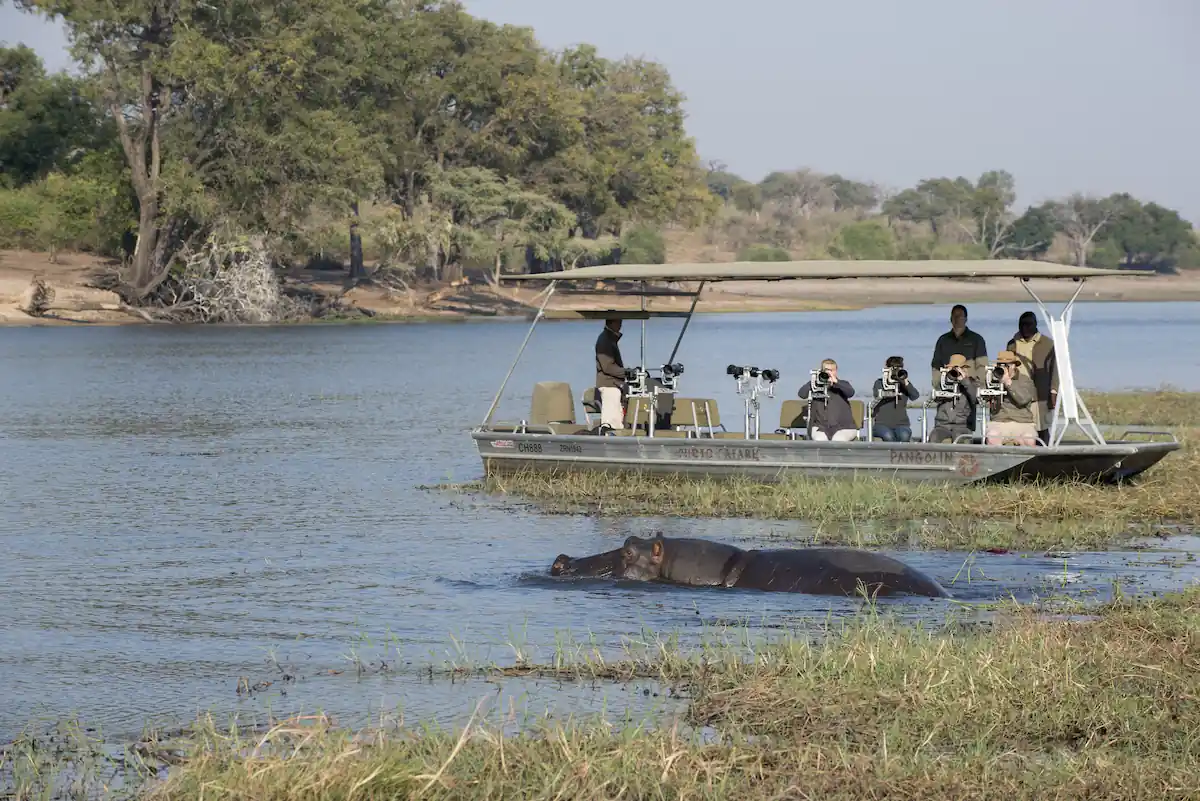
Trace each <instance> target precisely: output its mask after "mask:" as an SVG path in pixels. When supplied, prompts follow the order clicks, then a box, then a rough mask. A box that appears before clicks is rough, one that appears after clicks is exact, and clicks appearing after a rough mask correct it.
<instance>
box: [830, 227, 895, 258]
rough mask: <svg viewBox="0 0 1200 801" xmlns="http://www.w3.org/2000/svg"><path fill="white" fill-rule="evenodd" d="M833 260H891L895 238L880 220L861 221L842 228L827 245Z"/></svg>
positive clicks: (893, 256)
mask: <svg viewBox="0 0 1200 801" xmlns="http://www.w3.org/2000/svg"><path fill="white" fill-rule="evenodd" d="M829 254H830V255H831V256H833V257H834V258H835V259H892V258H895V256H896V238H895V236H894V235H893V234H892V229H891V228H888V227H887V226H886V225H885V224H884V223H883V222H881V221H880V220H863V221H861V222H853V223H850V224H849V225H845V226H842V228H840V229H839V230H838V232H837V234H836V235H835V236H834V238H833V242H831V243H830V245H829Z"/></svg>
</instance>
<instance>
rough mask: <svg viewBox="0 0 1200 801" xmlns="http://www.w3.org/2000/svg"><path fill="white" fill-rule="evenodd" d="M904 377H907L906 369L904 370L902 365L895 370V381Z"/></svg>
mask: <svg viewBox="0 0 1200 801" xmlns="http://www.w3.org/2000/svg"><path fill="white" fill-rule="evenodd" d="M906 378H908V371H907V370H905V369H904V368H903V367H901V368H900V369H899V370H897V371H896V380H897V381H903V380H904V379H906Z"/></svg>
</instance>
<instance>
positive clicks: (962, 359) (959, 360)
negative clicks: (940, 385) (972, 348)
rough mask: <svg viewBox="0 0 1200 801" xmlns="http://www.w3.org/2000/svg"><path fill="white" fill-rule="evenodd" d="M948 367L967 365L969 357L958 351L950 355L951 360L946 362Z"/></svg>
mask: <svg viewBox="0 0 1200 801" xmlns="http://www.w3.org/2000/svg"><path fill="white" fill-rule="evenodd" d="M946 366H947V367H966V366H967V357H966V356H963V355H962V354H961V353H956V354H954V355H953V356H951V357H950V361H948V362H946Z"/></svg>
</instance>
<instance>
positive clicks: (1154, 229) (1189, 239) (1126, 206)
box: [1097, 194, 1195, 272]
mask: <svg viewBox="0 0 1200 801" xmlns="http://www.w3.org/2000/svg"><path fill="white" fill-rule="evenodd" d="M1109 202H1110V203H1111V204H1112V206H1113V208H1114V209H1115V210H1116V211H1115V214H1114V216H1113V219H1112V222H1111V223H1110V224H1109V225H1108V226H1107V228H1105V229H1104V231H1103V232H1102V234H1101V235H1100V237H1099V243H1098V244H1099V247H1098V250H1101V249H1102V250H1101V252H1098V253H1097V256H1098V257H1099V258H1102V259H1104V260H1106V261H1111V258H1112V256H1113V255H1114V254H1120V255H1119V261H1120V264H1121V265H1122V266H1125V267H1142V268H1150V269H1154V270H1157V271H1159V272H1173V271H1174V269H1175V265H1176V263H1177V262H1178V261H1179V258H1180V256H1181V255H1183V254H1189V255H1190V252H1191V249H1192V248H1194V246H1195V238H1194V231H1193V228H1192V224H1191V223H1189V222H1188V221H1186V220H1184V219H1183V218H1182V217H1180V216H1179V213H1178V212H1176V211H1174V210H1172V209H1167V208H1164V207H1162V206H1160V205H1158V204H1157V203H1146V204H1143V203H1141V202H1140V201H1138V200H1136V199H1135V198H1133V197H1130V196H1129V195H1127V194H1121V195H1114V196H1112V197H1111V198H1110V199H1109Z"/></svg>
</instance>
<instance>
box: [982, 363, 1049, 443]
mask: <svg viewBox="0 0 1200 801" xmlns="http://www.w3.org/2000/svg"><path fill="white" fill-rule="evenodd" d="M996 367H997V369H1001V370H1003V371H1004V373H1003V375H1002V376H1001V378H1000V386H1001V387H1003V388H1004V395H1003V397H1000V398H998V399H997V400H995V401H992V408H991V412H992V419H991V420H989V421H988V427H987V444H988V445H1008V444H1011V445H1036V444H1037V416H1036V407H1035V406H1034V403H1035V402H1036V401H1037V390H1036V389H1035V388H1034V386H1033V379H1032V378H1030V377H1029V376H1028V375H1026V374H1025V371H1024V370H1023V369H1022V368H1021V360H1020V359H1019V358H1017V354H1015V353H1013V352H1012V351H1011V350H1002V351H1000V353H999V355H998V356H996Z"/></svg>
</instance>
